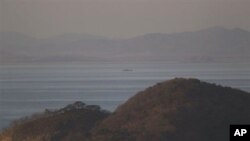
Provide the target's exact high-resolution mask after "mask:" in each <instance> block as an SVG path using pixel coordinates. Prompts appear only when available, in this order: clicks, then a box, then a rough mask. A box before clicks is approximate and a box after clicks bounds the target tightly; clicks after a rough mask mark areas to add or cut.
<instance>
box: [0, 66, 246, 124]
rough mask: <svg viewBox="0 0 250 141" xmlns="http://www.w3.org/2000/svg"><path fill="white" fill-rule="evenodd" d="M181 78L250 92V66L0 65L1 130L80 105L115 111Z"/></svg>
mask: <svg viewBox="0 0 250 141" xmlns="http://www.w3.org/2000/svg"><path fill="white" fill-rule="evenodd" d="M175 77H185V78H189V77H192V78H198V79H201V80H204V81H207V82H213V83H217V84H220V85H223V86H231V87H235V88H238V89H241V90H245V91H248V92H250V63H249V64H247V63H237V64H231V63H220V64H215V63H206V64H199V63H165V62H143V63H142V62H135V63H124V62H123V63H97V62H94V63H93V62H92V63H81V64H80V63H79V64H43V65H41V64H40V65H35V64H33V65H1V66H0V129H2V128H4V127H7V126H8V125H9V124H10V123H11V121H13V120H16V119H18V118H20V117H23V116H28V115H31V114H33V113H37V112H42V111H44V110H45V109H46V108H47V109H58V108H62V107H64V106H66V105H67V104H70V103H73V102H75V101H83V102H85V103H86V104H96V105H100V106H101V107H102V108H103V109H106V110H109V111H113V110H114V109H115V108H116V107H117V106H118V105H120V104H122V103H124V102H125V101H126V100H127V99H128V98H130V97H131V96H133V95H135V94H136V93H137V92H138V91H141V90H144V89H145V88H146V87H148V86H151V85H154V84H155V83H157V82H161V81H164V80H169V79H172V78H175Z"/></svg>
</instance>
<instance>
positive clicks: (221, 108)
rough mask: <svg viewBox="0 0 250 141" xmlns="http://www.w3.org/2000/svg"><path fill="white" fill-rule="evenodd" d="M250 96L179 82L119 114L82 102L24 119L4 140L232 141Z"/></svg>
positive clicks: (135, 100) (248, 119)
mask: <svg viewBox="0 0 250 141" xmlns="http://www.w3.org/2000/svg"><path fill="white" fill-rule="evenodd" d="M249 107H250V94H249V93H247V92H243V91H241V90H237V89H233V88H229V87H222V86H218V85H215V84H209V83H206V82H202V81H199V80H197V79H183V78H176V79H173V80H169V81H165V82H161V83H158V84H156V85H154V86H152V87H149V88H147V89H145V90H144V91H141V92H139V93H137V94H136V95H135V96H133V97H132V98H130V99H129V100H128V101H127V102H126V103H124V104H123V105H121V106H120V107H118V108H117V109H116V110H115V111H114V112H113V113H109V112H107V111H104V110H101V108H100V107H99V106H96V105H85V104H84V103H81V102H76V103H74V104H71V105H68V106H66V107H64V108H62V109H60V110H53V111H51V110H46V111H45V112H44V113H42V114H40V115H39V114H36V115H33V117H29V118H24V119H21V120H19V121H17V122H15V123H13V124H12V126H11V127H9V128H7V129H6V130H4V131H3V132H2V133H0V140H1V141H184V140H185V141H229V125H230V124H249V123H250V110H249Z"/></svg>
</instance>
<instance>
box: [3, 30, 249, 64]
mask: <svg viewBox="0 0 250 141" xmlns="http://www.w3.org/2000/svg"><path fill="white" fill-rule="evenodd" d="M0 37H1V40H2V41H1V47H0V49H1V60H2V61H1V63H5V64H8V63H32V62H33V63H34V62H35V63H38V62H82V61H174V62H249V60H250V56H249V54H250V48H249V46H250V32H249V31H246V30H243V29H239V28H233V29H228V28H223V27H211V28H207V29H202V30H199V31H195V32H181V33H173V34H163V33H152V34H146V35H142V36H138V37H134V38H130V39H109V38H104V37H98V36H91V35H81V34H65V35H61V36H57V37H51V38H48V39H35V38H29V37H27V36H25V35H22V34H19V33H0Z"/></svg>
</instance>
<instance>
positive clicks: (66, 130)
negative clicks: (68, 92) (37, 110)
mask: <svg viewBox="0 0 250 141" xmlns="http://www.w3.org/2000/svg"><path fill="white" fill-rule="evenodd" d="M109 114H110V113H109V112H107V111H103V110H101V109H100V107H99V106H96V105H85V104H84V103H82V102H75V103H74V104H70V105H68V106H66V107H64V108H62V109H60V110H54V111H51V110H46V111H45V112H44V113H42V114H38V115H33V116H32V117H28V118H25V119H20V120H19V121H16V123H14V124H13V125H12V126H11V127H10V128H9V129H7V130H5V131H4V132H3V133H2V135H1V134H0V141H87V139H88V138H89V137H90V135H91V133H90V131H91V129H92V128H93V127H94V126H95V125H96V124H97V123H99V122H100V121H101V120H103V119H104V118H106V117H107V116H108V115H109Z"/></svg>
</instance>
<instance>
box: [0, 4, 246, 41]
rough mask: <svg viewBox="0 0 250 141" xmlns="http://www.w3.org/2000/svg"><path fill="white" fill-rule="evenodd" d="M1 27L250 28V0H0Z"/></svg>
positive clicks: (115, 31) (42, 31)
mask: <svg viewBox="0 0 250 141" xmlns="http://www.w3.org/2000/svg"><path fill="white" fill-rule="evenodd" d="M0 4H1V7H0V8H1V9H0V12H1V13H0V15H1V17H0V20H1V21H0V23H1V25H0V26H1V28H0V30H1V31H14V32H21V33H24V34H28V35H31V36H35V37H42V38H44V37H45V38H46V37H50V36H55V35H59V34H64V33H88V34H93V35H102V36H107V37H119V38H124V37H125V38H126V37H132V36H137V35H141V34H146V33H156V32H160V33H173V32H182V31H193V30H199V29H202V28H207V27H211V26H217V25H219V26H225V27H229V28H233V27H239V28H243V29H246V30H249V31H250V0H0Z"/></svg>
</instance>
